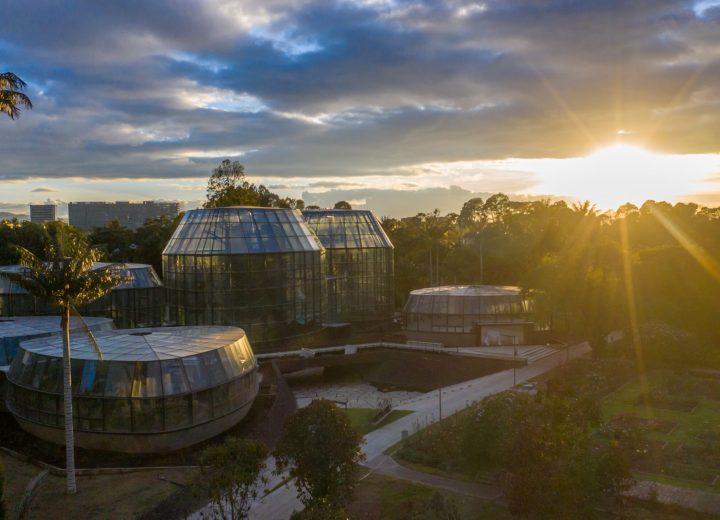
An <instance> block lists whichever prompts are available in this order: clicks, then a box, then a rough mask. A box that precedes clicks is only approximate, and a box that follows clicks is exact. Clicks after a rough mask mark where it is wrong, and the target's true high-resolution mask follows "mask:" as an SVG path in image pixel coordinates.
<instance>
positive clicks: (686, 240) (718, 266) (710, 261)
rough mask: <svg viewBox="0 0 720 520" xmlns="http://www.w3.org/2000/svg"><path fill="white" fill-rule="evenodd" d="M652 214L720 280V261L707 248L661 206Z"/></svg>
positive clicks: (696, 259) (711, 274) (698, 261)
mask: <svg viewBox="0 0 720 520" xmlns="http://www.w3.org/2000/svg"><path fill="white" fill-rule="evenodd" d="M652 214H653V215H654V216H655V218H656V219H657V220H658V222H660V224H662V226H663V227H664V228H665V229H666V230H667V231H668V233H670V234H671V235H672V236H673V238H674V239H675V240H677V241H678V243H679V244H680V245H681V246H682V247H683V249H685V251H687V252H688V253H689V254H690V256H692V257H693V258H694V259H695V261H696V262H697V263H698V264H700V266H701V267H702V268H703V269H705V271H706V272H707V273H708V274H709V275H710V276H712V277H713V278H714V279H715V280H717V281H718V282H720V263H718V261H717V260H715V259H714V258H713V257H712V255H711V254H710V253H708V252H707V250H706V249H705V248H704V247H702V246H701V245H700V244H698V243H697V242H695V240H693V239H692V238H690V237H689V236H688V235H687V233H685V232H684V231H683V230H682V229H680V228H679V227H678V225H677V224H675V223H674V222H673V221H672V220H670V219H669V218H668V217H667V215H665V214H664V213H663V212H662V211H661V210H660V209H659V208H653V212H652Z"/></svg>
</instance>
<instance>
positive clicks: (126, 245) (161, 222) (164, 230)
mask: <svg viewBox="0 0 720 520" xmlns="http://www.w3.org/2000/svg"><path fill="white" fill-rule="evenodd" d="M181 217H182V215H180V216H178V217H177V218H174V219H170V218H168V217H159V218H154V219H148V220H146V221H145V224H143V225H142V226H141V227H139V228H137V229H135V230H132V229H128V228H126V227H124V226H122V225H120V223H119V222H118V221H116V220H115V221H113V222H111V223H110V224H108V225H107V226H104V227H96V228H93V230H92V231H91V232H90V233H88V234H87V235H85V234H84V233H82V232H81V231H79V230H78V229H76V228H75V227H73V226H70V225H68V224H65V223H64V222H60V221H54V222H48V223H47V224H35V223H32V222H29V221H25V222H18V221H17V220H13V221H7V220H5V221H0V265H10V264H17V263H18V261H19V255H18V252H17V250H16V249H15V248H14V246H15V245H19V246H22V247H24V248H26V249H28V250H30V251H31V252H32V253H33V254H35V255H37V256H38V257H40V258H42V257H44V254H45V245H46V244H47V243H48V241H49V240H50V238H51V237H52V236H53V235H55V234H57V232H58V230H60V229H65V230H67V232H69V233H73V234H75V235H77V236H80V237H83V239H84V240H86V241H87V243H88V244H89V245H91V246H93V247H96V248H97V249H100V251H101V252H102V253H103V260H104V261H107V262H138V263H142V264H151V265H152V266H153V267H154V268H155V270H156V271H157V272H158V273H161V272H162V251H163V249H164V248H165V244H167V241H168V240H169V239H170V237H171V236H172V234H173V232H174V231H175V228H176V227H177V225H178V224H179V223H180V219H181Z"/></svg>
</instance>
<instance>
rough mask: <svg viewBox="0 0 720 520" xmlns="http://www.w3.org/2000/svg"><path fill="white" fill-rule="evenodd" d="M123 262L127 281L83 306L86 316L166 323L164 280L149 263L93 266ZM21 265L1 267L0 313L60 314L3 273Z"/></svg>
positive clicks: (129, 323)
mask: <svg viewBox="0 0 720 520" xmlns="http://www.w3.org/2000/svg"><path fill="white" fill-rule="evenodd" d="M112 265H122V266H123V267H122V268H119V269H118V271H119V273H120V274H121V275H122V276H123V277H124V278H125V279H127V280H128V281H126V282H125V283H122V284H121V285H119V286H117V287H116V288H114V289H113V290H112V291H110V293H109V294H106V295H105V296H103V297H102V298H99V299H97V300H95V301H94V302H91V303H89V304H87V305H84V306H82V307H81V308H80V309H78V310H79V312H80V314H82V315H83V316H97V317H106V318H112V319H113V320H114V321H115V325H116V326H118V327H122V328H131V327H152V326H157V325H162V324H163V319H164V318H165V295H164V289H163V286H162V282H161V281H160V278H159V277H158V275H157V273H156V272H155V269H153V267H152V266H151V265H149V264H133V263H129V264H112V263H105V262H96V263H95V264H93V269H101V268H105V267H108V266H112ZM23 269H25V268H24V267H23V266H20V265H6V266H0V316H43V315H48V314H55V313H57V309H53V308H52V307H51V306H50V305H49V304H47V303H46V302H44V301H42V300H39V299H37V298H34V297H32V296H30V295H29V294H27V292H26V291H25V290H24V289H23V288H22V287H19V286H18V285H16V284H14V283H12V282H10V280H8V279H7V278H5V277H4V276H2V274H3V273H4V272H5V273H8V272H9V273H20V272H22V270H23Z"/></svg>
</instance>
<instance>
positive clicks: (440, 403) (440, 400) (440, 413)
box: [438, 386, 442, 422]
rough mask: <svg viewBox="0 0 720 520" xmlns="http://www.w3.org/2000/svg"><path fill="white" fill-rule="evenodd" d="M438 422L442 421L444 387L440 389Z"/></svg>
mask: <svg viewBox="0 0 720 520" xmlns="http://www.w3.org/2000/svg"><path fill="white" fill-rule="evenodd" d="M438 417H439V419H438V422H440V421H442V386H441V387H440V388H438Z"/></svg>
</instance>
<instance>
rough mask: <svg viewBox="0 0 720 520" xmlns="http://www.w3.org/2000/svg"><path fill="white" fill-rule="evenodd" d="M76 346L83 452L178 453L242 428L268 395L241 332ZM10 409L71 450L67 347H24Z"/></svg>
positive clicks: (50, 340) (194, 330) (179, 333)
mask: <svg viewBox="0 0 720 520" xmlns="http://www.w3.org/2000/svg"><path fill="white" fill-rule="evenodd" d="M94 336H95V339H96V341H97V344H98V346H99V347H100V350H101V351H102V354H103V355H102V359H100V357H99V356H98V354H97V352H96V351H95V350H94V348H93V347H92V346H91V344H90V342H89V339H88V337H87V335H86V334H82V333H73V334H72V337H71V358H72V382H73V410H74V415H73V421H74V426H75V435H76V443H77V445H78V446H80V447H84V448H88V449H98V450H111V451H123V452H130V453H156V452H166V451H172V450H176V449H180V448H184V447H186V446H189V445H192V444H195V443H197V442H201V441H203V440H205V439H208V438H210V437H213V436H215V435H217V434H219V433H221V432H222V431H225V430H227V429H228V428H230V427H232V426H233V425H235V424H236V423H237V422H238V421H240V420H241V419H242V418H243V417H244V416H245V415H246V414H247V412H248V410H249V409H250V406H251V405H252V402H253V400H254V399H255V396H256V395H257V392H258V376H257V363H256V360H255V356H254V354H253V351H252V349H251V347H250V344H249V343H248V340H247V337H246V336H245V333H244V332H243V331H242V329H239V328H236V327H158V328H146V329H124V330H120V329H118V330H111V331H106V332H98V333H96V334H95V335H94ZM6 387H7V390H6V405H7V408H8V411H10V412H11V413H12V414H13V415H14V416H15V418H16V419H17V420H18V422H19V423H20V425H21V426H22V427H23V428H24V429H25V430H27V431H28V432H30V433H32V434H34V435H36V436H38V437H41V438H43V439H45V440H48V441H50V442H55V443H58V444H62V443H63V442H64V440H63V439H64V437H63V435H64V433H63V432H64V430H63V425H64V413H63V398H62V393H63V392H62V337H60V336H50V337H44V338H38V339H33V340H29V341H24V342H22V344H21V345H20V348H19V350H18V354H17V356H16V357H15V359H14V361H13V363H12V365H11V366H10V369H9V371H8V373H7V383H6Z"/></svg>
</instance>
